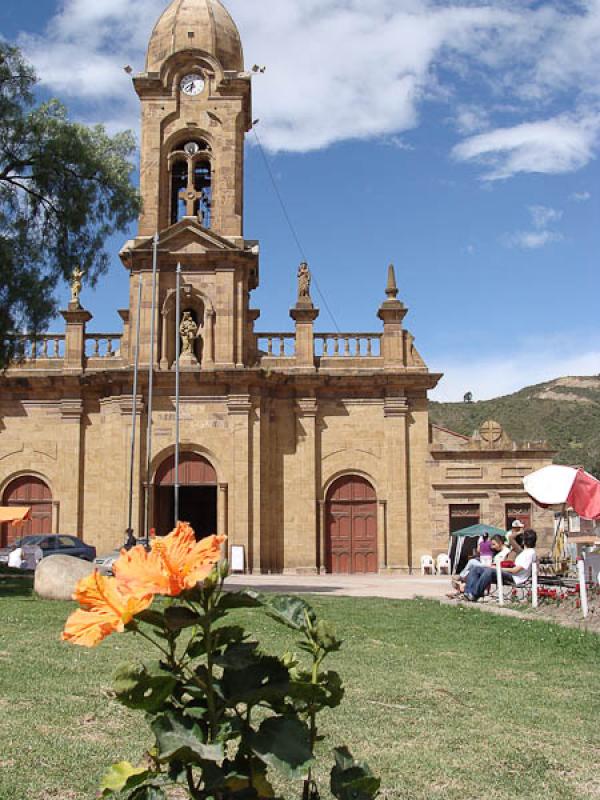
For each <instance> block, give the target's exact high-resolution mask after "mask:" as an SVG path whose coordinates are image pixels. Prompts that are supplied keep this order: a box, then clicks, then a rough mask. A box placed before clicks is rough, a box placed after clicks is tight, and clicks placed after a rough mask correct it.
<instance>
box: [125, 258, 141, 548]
mask: <svg viewBox="0 0 600 800" xmlns="http://www.w3.org/2000/svg"><path fill="white" fill-rule="evenodd" d="M141 320H142V273H141V272H140V275H139V281H138V298H137V331H136V335H135V359H134V368H133V408H132V411H131V464H130V468H129V518H128V523H127V540H128V542H129V540H130V539H132V538H133V481H134V474H135V434H136V428H137V394H138V375H139V369H140V332H141V329H142V326H141ZM138 522H139V519H138Z"/></svg>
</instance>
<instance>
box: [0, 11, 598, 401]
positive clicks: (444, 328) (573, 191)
mask: <svg viewBox="0 0 600 800" xmlns="http://www.w3.org/2000/svg"><path fill="white" fill-rule="evenodd" d="M166 5H167V3H166V0H95V1H94V2H93V3H90V1H89V0H64V2H58V1H57V0H35V2H34V0H25V2H23V0H20V2H17V0H4V2H3V3H2V7H1V9H0V35H2V36H4V37H5V38H7V39H10V40H13V41H17V42H18V43H19V44H21V46H22V47H23V48H24V50H25V52H26V53H27V54H28V56H29V57H30V59H31V60H32V61H33V62H34V64H35V65H36V67H37V69H38V72H39V75H40V78H41V79H42V86H43V91H44V92H48V93H51V94H54V95H56V96H59V97H60V98H61V99H63V100H64V101H65V102H66V103H67V105H68V106H69V108H70V109H71V112H72V114H73V116H76V117H77V118H79V119H83V120H85V121H89V122H98V121H99V122H104V123H106V124H107V126H108V127H109V128H110V129H111V130H116V129H119V128H122V127H134V128H135V129H137V124H138V123H137V112H138V108H137V98H136V96H135V93H134V92H133V89H132V87H131V85H130V81H129V79H128V77H127V76H126V74H125V73H124V72H123V69H122V67H123V66H124V65H125V64H131V65H132V66H133V67H134V69H135V70H136V71H139V70H141V69H142V68H143V63H144V48H145V44H146V42H147V39H148V36H149V32H150V30H151V27H152V25H153V23H154V21H155V19H156V17H157V16H158V14H159V13H160V12H161V10H162V9H163V8H164V7H165V6H166ZM228 7H229V9H230V11H231V12H232V13H233V15H234V17H235V18H236V20H237V22H238V24H239V27H240V30H241V33H242V37H243V40H244V44H245V50H246V62H247V67H251V66H252V65H253V64H255V63H257V64H260V65H265V66H266V67H267V71H266V73H265V74H264V75H260V76H257V77H256V78H255V82H254V90H255V92H254V95H255V116H257V117H260V119H261V122H260V125H259V127H258V132H259V135H260V137H261V139H262V141H263V142H264V144H265V146H266V148H267V150H268V158H269V160H270V163H271V165H272V169H273V172H274V175H275V178H276V180H277V183H278V187H279V190H280V192H281V194H282V195H283V197H284V198H285V201H286V204H287V206H288V210H289V213H290V216H291V218H292V219H293V221H294V225H295V227H296V229H297V231H298V234H299V237H300V240H301V242H302V246H303V248H304V250H305V251H306V253H307V255H308V258H309V260H310V263H311V267H312V269H313V272H314V273H315V276H316V278H317V281H318V283H319V286H320V288H321V289H322V291H323V294H324V295H325V297H326V298H327V303H328V305H329V306H330V308H331V309H332V311H333V314H334V316H335V319H336V322H337V325H339V327H340V329H342V330H357V331H358V330H360V331H369V330H373V331H377V330H379V326H380V323H379V320H378V319H377V317H376V312H377V309H378V306H379V304H380V302H381V301H382V299H384V292H383V290H384V285H385V277H386V268H387V265H388V264H389V263H390V262H393V263H395V264H396V267H397V274H398V282H399V286H400V293H401V297H402V299H403V300H404V302H405V303H406V304H407V305H408V306H409V309H410V312H409V316H408V317H407V320H406V325H407V327H408V328H409V329H410V330H411V331H412V332H413V333H414V334H415V336H416V338H417V346H418V347H419V349H420V350H421V352H422V354H423V356H424V357H425V359H426V361H427V362H428V364H429V366H430V367H431V368H432V369H436V370H439V371H443V372H445V373H446V379H445V380H444V382H443V383H442V385H441V387H440V389H439V390H438V392H437V393H436V396H437V397H438V398H440V399H460V398H462V396H463V394H464V393H465V392H466V391H468V390H471V391H473V392H474V394H475V397H476V398H477V399H483V398H485V397H491V396H496V395H498V394H503V393H506V392H509V391H512V390H514V389H516V388H520V387H521V386H523V385H526V384H529V383H534V382H538V381H541V380H545V379H548V378H552V377H557V376H559V375H562V374H567V373H570V374H596V373H599V372H600V326H599V325H598V321H597V318H598V310H597V309H598V295H599V288H600V281H599V279H598V253H599V252H600V225H599V224H598V221H599V212H600V182H599V177H600V167H599V164H598V160H597V155H598V150H599V148H600V77H599V75H600V73H599V72H598V63H600V0H582V1H581V2H575V1H573V2H568V1H565V0H561V2H556V3H554V2H550V1H549V2H527V0H520V1H519V2H513V1H512V0H505V2H503V1H502V0H501V1H500V2H498V1H497V2H494V3H488V2H484V0H462V2H461V1H460V0H453V2H447V0H437V1H436V0H370V2H369V3H365V2H364V0H360V1H359V0H343V2H342V0H320V2H317V1H316V0H261V1H260V3H258V2H257V3H250V2H248V0H230V2H229V3H228ZM246 236H247V237H248V238H256V239H260V241H261V250H262V262H261V281H262V285H261V287H260V289H259V290H258V291H257V292H256V293H255V295H254V305H255V306H257V307H260V308H261V310H262V316H261V320H260V321H259V323H258V327H259V329H261V330H288V329H290V328H291V325H292V323H291V320H290V319H289V316H288V310H289V307H290V305H291V304H292V303H293V302H294V299H295V298H294V295H295V272H296V269H297V264H298V262H299V260H300V255H299V253H298V249H297V247H296V245H295V242H294V239H293V237H292V235H291V233H290V231H289V229H288V227H287V225H286V223H285V220H284V218H283V215H282V213H281V209H280V207H279V205H278V201H277V198H276V196H275V193H274V191H273V188H272V186H271V184H270V180H269V177H268V174H267V173H266V171H265V167H264V164H263V162H262V159H261V158H260V154H259V153H258V151H257V148H256V146H255V145H254V144H253V140H252V135H250V137H249V142H248V148H247V168H246ZM121 244H122V239H121V238H120V239H117V240H115V241H114V242H111V243H110V246H111V250H112V251H113V252H114V253H115V259H114V264H113V267H112V269H111V271H110V273H109V275H107V276H106V277H105V278H104V279H103V281H102V283H101V285H100V286H99V287H98V288H97V290H96V291H94V292H91V291H90V290H88V291H85V290H84V296H83V299H84V301H85V304H86V306H87V307H88V308H89V309H90V311H91V312H92V313H93V314H94V321H93V323H92V326H93V328H94V329H96V330H101V331H108V330H118V328H119V319H118V317H117V314H116V309H117V308H118V307H124V306H126V304H127V297H128V295H127V275H126V273H125V271H124V270H123V268H122V267H121V265H120V262H119V261H118V259H117V257H116V253H117V252H118V249H119V247H120V245H121ZM315 295H316V296H315V300H316V302H317V303H318V304H319V305H320V306H321V316H320V319H319V321H318V323H317V324H318V326H319V328H320V329H321V330H325V331H331V330H333V329H334V323H333V321H332V320H331V318H330V317H329V315H328V314H327V311H326V309H325V307H324V304H323V302H322V301H321V298H320V297H319V296H318V293H316V292H315ZM65 296H66V295H65Z"/></svg>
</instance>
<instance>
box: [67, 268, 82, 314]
mask: <svg viewBox="0 0 600 800" xmlns="http://www.w3.org/2000/svg"><path fill="white" fill-rule="evenodd" d="M84 275H85V272H84V271H83V270H82V269H81V268H80V267H75V269H74V270H73V272H72V274H71V302H70V304H69V305H70V307H71V308H72V309H73V308H77V309H79V308H81V302H80V299H79V297H80V295H81V287H82V285H83V284H82V279H83V276H84Z"/></svg>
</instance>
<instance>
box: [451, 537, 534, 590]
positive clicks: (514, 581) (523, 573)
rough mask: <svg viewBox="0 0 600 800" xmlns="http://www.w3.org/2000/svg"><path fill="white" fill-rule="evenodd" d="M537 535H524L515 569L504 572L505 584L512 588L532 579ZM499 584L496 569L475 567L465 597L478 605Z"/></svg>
mask: <svg viewBox="0 0 600 800" xmlns="http://www.w3.org/2000/svg"><path fill="white" fill-rule="evenodd" d="M536 544H537V533H536V532H535V531H532V530H527V531H525V533H524V534H523V550H522V551H521V552H520V553H519V555H518V556H517V557H516V559H515V562H514V567H505V568H504V569H503V570H502V581H503V583H506V584H509V585H512V586H523V584H525V583H527V581H528V580H529V579H530V578H531V570H532V567H533V563H534V561H535V560H536V552H535V546H536ZM496 582H497V570H496V568H495V567H473V569H472V570H471V572H470V573H469V577H468V578H467V585H466V587H465V597H466V598H467V600H470V601H471V602H473V603H476V602H477V601H478V600H479V598H480V597H483V595H484V594H485V593H486V591H487V589H488V588H489V587H490V586H491V585H492V584H493V583H496Z"/></svg>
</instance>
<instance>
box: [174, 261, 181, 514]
mask: <svg viewBox="0 0 600 800" xmlns="http://www.w3.org/2000/svg"><path fill="white" fill-rule="evenodd" d="M176 285H177V297H176V301H175V527H177V524H178V522H179V420H180V394H181V368H180V364H179V359H180V357H181V336H180V333H179V328H180V327H181V264H177V284H176Z"/></svg>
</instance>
